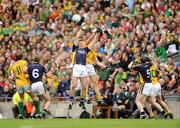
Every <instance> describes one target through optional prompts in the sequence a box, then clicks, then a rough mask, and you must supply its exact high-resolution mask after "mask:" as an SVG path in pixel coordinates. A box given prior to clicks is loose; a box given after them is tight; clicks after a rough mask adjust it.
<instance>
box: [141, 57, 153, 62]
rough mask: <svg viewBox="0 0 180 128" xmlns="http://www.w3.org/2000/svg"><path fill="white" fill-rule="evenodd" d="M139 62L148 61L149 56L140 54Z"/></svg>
mask: <svg viewBox="0 0 180 128" xmlns="http://www.w3.org/2000/svg"><path fill="white" fill-rule="evenodd" d="M140 59H141V62H142V63H146V62H150V61H151V60H150V59H149V57H147V56H141V58H140Z"/></svg>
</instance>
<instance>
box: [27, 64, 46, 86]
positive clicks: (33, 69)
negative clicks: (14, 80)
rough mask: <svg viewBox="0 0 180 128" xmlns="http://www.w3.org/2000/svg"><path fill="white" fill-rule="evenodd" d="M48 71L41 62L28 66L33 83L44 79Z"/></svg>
mask: <svg viewBox="0 0 180 128" xmlns="http://www.w3.org/2000/svg"><path fill="white" fill-rule="evenodd" d="M44 73H47V71H46V69H45V67H44V66H43V65H41V64H39V63H35V64H31V65H29V67H28V74H29V77H30V80H31V83H35V82H38V81H42V77H43V74H44Z"/></svg>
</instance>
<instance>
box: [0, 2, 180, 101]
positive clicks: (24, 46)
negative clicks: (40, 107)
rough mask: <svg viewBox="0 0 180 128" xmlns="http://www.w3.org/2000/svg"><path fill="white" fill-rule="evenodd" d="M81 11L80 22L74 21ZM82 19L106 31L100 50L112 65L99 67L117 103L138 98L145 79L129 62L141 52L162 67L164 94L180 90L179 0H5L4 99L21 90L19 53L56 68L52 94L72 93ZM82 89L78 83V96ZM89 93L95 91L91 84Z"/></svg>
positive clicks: (1, 22) (1, 37)
mask: <svg viewBox="0 0 180 128" xmlns="http://www.w3.org/2000/svg"><path fill="white" fill-rule="evenodd" d="M75 14H76V15H77V14H78V15H79V16H80V17H81V19H80V20H79V21H73V20H72V17H73V15H75ZM82 22H85V23H86V24H88V25H91V24H93V25H95V26H96V27H100V28H101V30H102V31H103V34H102V36H101V37H100V38H99V41H98V42H97V43H96V44H95V46H94V50H95V51H96V53H97V57H98V59H99V61H101V62H103V63H104V64H106V65H107V68H106V69H101V68H99V67H96V70H97V73H98V75H99V88H100V90H101V93H102V95H103V96H104V97H105V98H107V97H108V95H110V94H112V95H111V96H112V97H111V98H112V99H113V101H115V100H116V99H117V97H118V98H125V99H126V98H127V99H130V97H131V99H133V95H135V93H136V91H137V89H138V88H139V86H140V82H139V80H138V79H139V78H138V75H137V72H135V71H133V70H129V69H128V64H129V63H130V62H131V60H132V59H137V60H138V58H139V56H141V55H148V56H149V57H150V58H151V59H152V60H153V61H154V62H155V63H156V65H158V67H159V82H160V84H161V86H162V88H163V93H164V94H167V93H173V92H178V91H179V90H177V88H180V83H179V81H180V79H179V76H180V75H179V72H180V65H179V64H178V63H174V62H173V58H172V57H173V55H175V54H178V52H179V43H180V26H179V23H180V6H179V1H178V0H0V69H1V70H0V97H6V98H8V97H12V95H13V94H14V92H15V85H14V83H13V81H12V80H11V77H12V76H11V75H10V69H11V66H12V64H13V63H14V62H15V53H16V52H17V51H22V52H23V56H24V59H26V60H27V61H28V63H31V62H32V59H33V58H34V56H35V55H36V54H39V55H40V56H41V63H42V64H44V65H45V66H46V67H47V69H48V70H49V71H51V78H49V79H48V80H47V82H46V85H47V88H48V90H49V92H50V95H51V96H58V97H63V96H68V94H69V89H70V81H71V74H72V66H73V65H72V64H71V46H72V44H73V37H74V36H75V34H76V33H77V32H78V30H79V29H80V25H81V24H82ZM89 35H90V33H86V35H85V36H84V38H87V37H88V36H89ZM137 63H138V62H137ZM79 90H80V86H79V85H78V86H77V95H78V94H79V93H78V92H79ZM88 94H89V96H90V97H93V96H94V95H95V93H94V92H93V90H92V88H91V87H90V89H89V92H88ZM114 95H118V96H114ZM113 101H112V102H113ZM123 101H124V102H123V103H125V101H126V100H124V99H123ZM108 102H111V100H108ZM110 104H111V103H110Z"/></svg>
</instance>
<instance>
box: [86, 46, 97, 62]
mask: <svg viewBox="0 0 180 128" xmlns="http://www.w3.org/2000/svg"><path fill="white" fill-rule="evenodd" d="M95 57H96V53H95V51H94V50H92V49H91V51H89V52H88V54H87V56H86V64H93V60H94V59H95Z"/></svg>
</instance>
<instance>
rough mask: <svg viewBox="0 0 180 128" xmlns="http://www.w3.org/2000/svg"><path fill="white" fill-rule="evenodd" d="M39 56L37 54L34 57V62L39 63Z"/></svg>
mask: <svg viewBox="0 0 180 128" xmlns="http://www.w3.org/2000/svg"><path fill="white" fill-rule="evenodd" d="M39 61H40V60H39V56H38V55H36V56H35V57H34V62H36V63H39Z"/></svg>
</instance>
